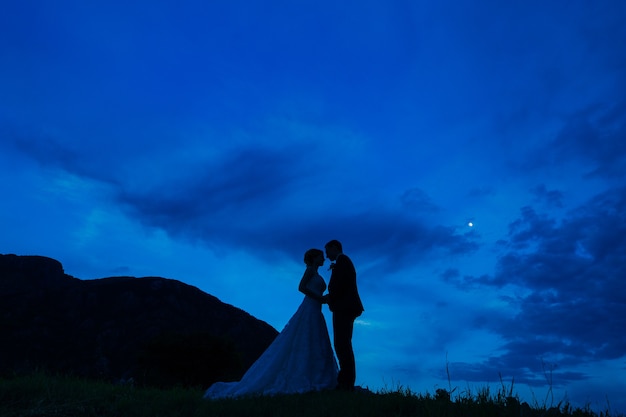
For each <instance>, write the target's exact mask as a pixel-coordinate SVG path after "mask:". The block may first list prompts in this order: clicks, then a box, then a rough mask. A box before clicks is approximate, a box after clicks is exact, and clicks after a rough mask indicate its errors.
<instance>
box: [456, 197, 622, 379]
mask: <svg viewBox="0 0 626 417" xmlns="http://www.w3.org/2000/svg"><path fill="white" fill-rule="evenodd" d="M501 244H502V245H503V247H504V250H503V252H502V253H501V255H500V256H499V257H498V261H497V268H496V272H495V273H494V274H493V275H483V276H480V277H471V276H465V277H463V278H461V274H460V272H459V271H458V270H454V269H451V270H449V271H447V272H446V273H445V274H444V279H445V280H446V281H447V282H450V283H453V284H455V285H457V286H458V287H459V288H460V289H464V290H469V289H470V288H471V289H474V288H477V287H478V288H480V287H481V286H482V287H483V288H494V289H498V290H499V291H500V293H501V294H502V300H505V301H506V302H507V303H508V306H509V309H510V311H512V312H514V314H512V315H510V316H506V315H502V316H500V317H497V318H491V319H489V320H485V321H484V322H482V323H480V327H482V328H484V329H485V330H488V331H490V332H493V333H495V334H497V335H499V336H500V337H502V339H503V340H504V341H505V343H504V344H503V345H502V346H501V348H500V349H501V350H502V352H503V353H501V354H499V355H494V356H493V357H490V358H489V359H488V360H486V361H484V362H482V363H478V364H474V365H469V364H457V365H458V367H459V368H460V369H461V371H460V374H462V375H464V378H466V379H469V380H484V378H485V377H486V376H487V375H488V374H489V372H492V373H493V369H498V370H501V371H502V372H503V374H504V373H505V372H506V374H507V375H511V376H514V377H515V379H516V381H518V382H522V381H525V382H527V383H529V384H533V383H539V381H541V380H542V377H541V373H542V372H543V370H539V369H537V366H538V364H548V365H549V366H551V367H554V369H555V370H553V371H552V372H551V375H552V377H553V378H554V381H553V382H554V383H555V384H565V383H567V382H568V381H574V380H580V379H584V378H587V377H588V376H587V375H584V374H582V373H580V372H576V371H572V368H573V367H576V366H579V365H583V364H585V363H587V362H589V361H602V360H610V359H617V358H620V357H623V356H624V354H625V353H626V336H625V335H624V332H623V329H624V328H626V318H625V317H626V294H624V292H623V290H622V288H623V279H624V278H623V277H624V276H626V188H614V189H610V190H608V191H606V192H604V193H601V194H598V195H596V196H594V197H593V198H591V199H589V200H588V201H587V202H585V203H584V204H582V205H581V206H580V207H577V208H575V209H574V210H571V211H570V212H569V214H568V216H566V217H565V218H563V219H561V220H558V219H555V218H551V217H550V216H548V215H546V214H541V213H538V212H536V211H535V210H534V209H533V208H531V207H524V208H523V209H522V210H521V217H520V218H519V219H517V220H516V221H514V222H512V223H511V225H510V230H509V235H508V237H507V239H506V241H504V242H501ZM537 375H539V376H537Z"/></svg>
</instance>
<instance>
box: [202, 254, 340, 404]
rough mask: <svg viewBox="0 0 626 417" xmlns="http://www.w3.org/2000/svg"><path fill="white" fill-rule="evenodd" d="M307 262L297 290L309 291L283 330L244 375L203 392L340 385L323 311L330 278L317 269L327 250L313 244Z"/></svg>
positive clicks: (225, 393)
mask: <svg viewBox="0 0 626 417" xmlns="http://www.w3.org/2000/svg"><path fill="white" fill-rule="evenodd" d="M304 263H305V264H306V270H305V271H304V275H303V276H302V279H301V280H300V285H299V287H298V290H299V291H300V292H302V293H304V294H305V297H304V300H303V301H302V303H301V304H300V307H298V310H297V311H296V312H295V314H294V315H293V316H292V317H291V319H289V321H288V322H287V325H285V328H284V329H283V331H282V332H280V334H279V335H278V336H276V339H274V342H272V344H271V345H270V346H269V347H268V348H267V350H266V351H265V352H263V354H262V355H261V356H260V357H259V359H257V360H256V362H255V363H253V364H252V366H251V367H250V368H249V369H248V371H246V373H245V374H244V376H243V377H242V378H241V380H240V381H238V382H216V383H215V384H213V385H211V386H210V387H209V389H208V390H207V391H206V392H205V394H204V398H210V399H215V398H225V397H239V396H242V395H273V394H293V393H303V392H309V391H319V390H324V389H332V388H334V387H335V386H336V385H337V362H336V361H335V356H334V354H333V351H332V348H331V347H330V338H329V336H328V329H327V328H326V321H325V320H324V316H323V315H322V303H323V302H324V301H323V298H322V294H323V293H324V291H325V290H326V283H325V282H324V279H323V278H322V277H321V276H320V275H319V273H318V272H317V269H318V268H319V267H320V266H322V265H323V264H324V252H322V251H321V250H319V249H309V250H308V251H306V253H305V254H304Z"/></svg>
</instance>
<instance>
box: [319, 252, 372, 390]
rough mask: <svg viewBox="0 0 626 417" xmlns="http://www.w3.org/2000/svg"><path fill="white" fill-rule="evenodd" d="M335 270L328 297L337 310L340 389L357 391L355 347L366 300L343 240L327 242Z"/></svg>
mask: <svg viewBox="0 0 626 417" xmlns="http://www.w3.org/2000/svg"><path fill="white" fill-rule="evenodd" d="M325 249H326V257H327V258H328V259H330V261H331V262H334V263H331V265H330V267H331V269H332V273H331V275H330V280H329V281H328V294H326V295H325V296H324V300H325V301H326V302H327V303H328V307H329V308H330V311H332V313H333V333H334V345H335V353H336V354H337V359H338V361H339V375H338V376H337V389H340V390H346V391H353V390H354V382H355V380H356V365H355V362H354V352H353V350H352V330H353V328H354V320H355V319H356V318H357V317H358V316H360V315H361V313H362V312H363V304H362V303H361V298H360V297H359V292H358V290H357V286H356V270H355V269H354V265H353V264H352V261H351V260H350V258H348V257H347V256H346V255H344V254H343V250H342V247H341V243H340V242H339V241H338V240H331V241H330V242H328V243H327V244H326V246H325Z"/></svg>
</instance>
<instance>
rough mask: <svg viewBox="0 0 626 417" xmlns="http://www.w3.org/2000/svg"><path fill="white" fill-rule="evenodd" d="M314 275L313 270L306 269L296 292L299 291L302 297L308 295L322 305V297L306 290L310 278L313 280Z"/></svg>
mask: <svg viewBox="0 0 626 417" xmlns="http://www.w3.org/2000/svg"><path fill="white" fill-rule="evenodd" d="M314 275H315V268H311V267H307V269H306V270H305V271H304V274H303V275H302V279H301V280H300V285H298V291H300V292H301V293H303V294H304V295H308V296H309V297H311V298H313V299H314V300H317V301H319V302H320V303H323V302H324V299H323V298H322V297H320V296H319V295H318V294H315V293H314V292H313V291H311V290H310V289H309V288H307V285H309V281H311V278H313V276H314Z"/></svg>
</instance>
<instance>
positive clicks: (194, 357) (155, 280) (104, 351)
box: [0, 255, 278, 387]
mask: <svg viewBox="0 0 626 417" xmlns="http://www.w3.org/2000/svg"><path fill="white" fill-rule="evenodd" d="M0 332H2V339H3V340H4V342H3V343H1V344H0V374H1V375H11V374H16V373H17V374H20V373H28V372H33V371H47V372H54V373H62V374H68V375H76V376H81V377H89V378H100V379H105V380H111V381H135V382H136V383H141V384H146V385H155V386H173V385H183V386H192V385H193V386H204V387H206V386H209V385H210V384H212V383H213V382H215V381H218V380H222V381H223V380H238V379H240V378H241V376H242V375H243V373H244V372H245V370H246V369H247V368H248V367H249V366H250V365H251V364H252V363H253V362H254V361H255V360H256V359H257V358H258V357H259V356H260V355H261V353H262V352H263V351H264V350H265V349H266V348H267V347H268V346H269V345H270V343H271V342H272V341H273V340H274V338H275V337H276V335H277V334H278V332H277V331H276V330H275V329H274V328H273V327H271V326H270V325H269V324H267V323H265V322H263V321H261V320H258V319H256V318H254V317H253V316H251V315H250V314H248V313H246V312H245V311H243V310H241V309H239V308H236V307H234V306H232V305H228V304H225V303H223V302H221V301H220V300H219V299H217V298H216V297H214V296H212V295H210V294H207V293H205V292H203V291H201V290H199V289H198V288H196V287H193V286H191V285H187V284H184V283H182V282H180V281H176V280H173V279H166V278H160V277H144V278H134V277H110V278H101V279H93V280H81V279H78V278H74V277H72V276H70V275H67V274H65V272H64V270H63V266H62V265H61V263H60V262H59V261H57V260H55V259H51V258H47V257H43V256H17V255H0Z"/></svg>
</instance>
